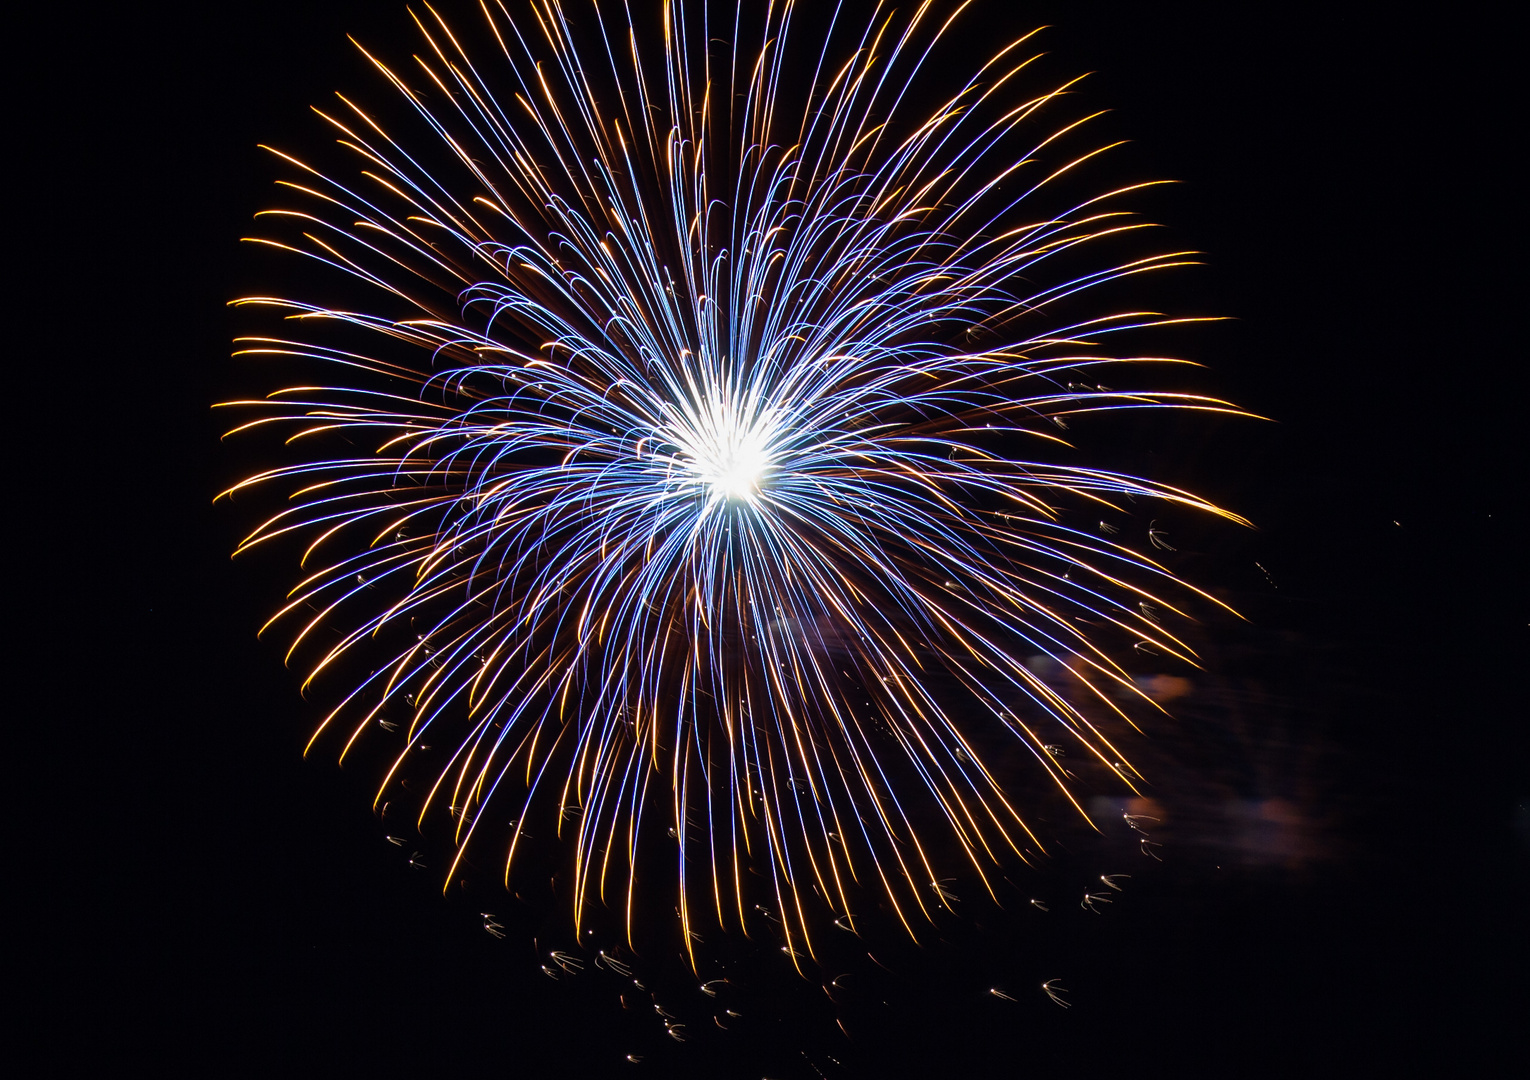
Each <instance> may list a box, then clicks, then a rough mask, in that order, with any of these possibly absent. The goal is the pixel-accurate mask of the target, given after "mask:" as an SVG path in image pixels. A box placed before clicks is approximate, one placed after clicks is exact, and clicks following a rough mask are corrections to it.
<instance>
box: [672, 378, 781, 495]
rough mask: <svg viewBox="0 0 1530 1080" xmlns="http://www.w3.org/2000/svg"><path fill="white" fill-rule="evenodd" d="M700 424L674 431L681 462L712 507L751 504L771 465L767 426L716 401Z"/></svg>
mask: <svg viewBox="0 0 1530 1080" xmlns="http://www.w3.org/2000/svg"><path fill="white" fill-rule="evenodd" d="M710 412H711V415H710V416H704V418H702V419H701V422H700V423H697V422H695V421H694V420H693V421H692V422H691V423H690V424H687V425H685V427H686V428H687V429H688V430H684V431H683V432H676V434H677V436H678V438H676V440H675V441H676V442H678V443H679V444H680V447H681V453H680V455H679V457H680V461H681V462H682V463H683V464H684V466H685V468H686V470H687V471H688V472H689V473H690V475H691V480H692V482H693V483H695V484H697V485H698V486H700V487H701V488H702V489H703V490H704V491H705V492H706V494H707V496H708V499H709V501H710V502H711V503H713V504H714V505H715V504H717V503H726V502H742V503H748V504H751V505H752V504H753V503H754V502H755V500H756V499H758V498H759V495H760V489H761V486H762V485H763V483H764V481H765V475H766V472H767V471H768V470H769V469H770V466H771V457H772V455H771V452H770V435H769V431H768V429H769V427H770V425H769V424H768V423H767V422H765V421H763V420H762V419H761V418H754V421H753V422H750V421H749V420H746V419H745V418H743V417H741V416H739V415H737V413H735V412H734V411H733V410H732V409H729V408H728V407H727V406H726V404H724V403H721V402H718V403H716V404H714V405H713V407H712V409H711V410H710Z"/></svg>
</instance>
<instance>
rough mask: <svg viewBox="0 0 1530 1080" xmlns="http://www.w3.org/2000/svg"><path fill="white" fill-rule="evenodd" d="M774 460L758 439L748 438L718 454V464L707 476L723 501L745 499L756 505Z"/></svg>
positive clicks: (714, 490) (708, 481)
mask: <svg viewBox="0 0 1530 1080" xmlns="http://www.w3.org/2000/svg"><path fill="white" fill-rule="evenodd" d="M769 464H770V457H769V455H768V454H766V453H765V449H764V447H762V446H759V445H758V444H757V441H756V440H753V439H745V440H742V441H740V442H739V443H738V444H736V445H734V446H732V447H729V448H727V449H726V450H724V452H723V453H721V454H719V455H718V460H717V463H716V465H715V466H714V467H713V469H712V470H711V472H710V474H709V475H708V476H707V477H706V480H707V483H709V484H710V485H711V487H712V494H713V496H714V497H716V498H719V499H742V500H743V501H744V502H751V503H752V502H754V499H755V496H756V495H758V494H759V493H760V481H761V480H762V479H763V478H764V476H765V469H766V467H767V466H769Z"/></svg>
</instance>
